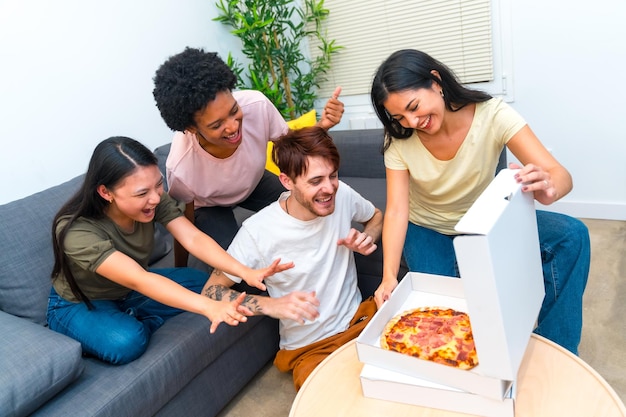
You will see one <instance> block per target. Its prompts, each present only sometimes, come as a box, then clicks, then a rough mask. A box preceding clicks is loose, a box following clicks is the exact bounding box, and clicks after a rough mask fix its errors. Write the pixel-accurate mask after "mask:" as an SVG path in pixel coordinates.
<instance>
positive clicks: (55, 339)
mask: <svg viewBox="0 0 626 417" xmlns="http://www.w3.org/2000/svg"><path fill="white" fill-rule="evenodd" d="M0 329H2V333H3V335H2V336H3V337H2V338H0V415H2V416H11V417H21V416H26V415H29V414H30V413H32V412H33V411H35V410H36V409H37V408H39V407H40V406H41V405H42V404H44V403H45V402H46V401H48V400H49V399H50V398H52V397H53V396H54V395H56V394H57V393H58V392H60V391H61V390H62V389H63V388H65V387H66V386H67V385H68V384H70V383H71V382H72V381H74V380H75V379H76V378H78V377H79V376H80V374H81V373H82V371H83V368H84V364H83V361H82V359H81V358H82V350H81V347H80V343H78V342H77V341H75V340H73V339H70V338H69V337H67V336H64V335H62V334H60V333H57V332H54V331H52V330H50V329H48V328H46V327H43V326H41V325H39V324H35V323H33V322H31V321H29V320H26V319H22V318H19V317H16V316H13V315H11V314H8V313H5V312H4V311H0Z"/></svg>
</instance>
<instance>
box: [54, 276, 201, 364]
mask: <svg viewBox="0 0 626 417" xmlns="http://www.w3.org/2000/svg"><path fill="white" fill-rule="evenodd" d="M151 272H154V273H157V274H159V275H163V276H165V277H167V278H169V279H171V280H172V281H175V282H177V283H179V284H180V285H182V286H183V287H185V288H187V289H190V290H191V291H194V292H197V293H200V291H201V290H202V287H203V286H204V284H205V283H206V281H207V279H208V277H207V274H206V273H204V272H201V271H198V270H194V269H191V268H166V269H155V270H152V271H151ZM91 303H92V304H93V306H94V308H93V309H92V310H89V309H88V308H87V305H86V304H85V303H83V302H81V303H75V302H71V301H67V300H65V299H64V298H62V297H61V296H59V295H58V294H57V293H56V291H55V290H54V288H52V290H51V291H50V298H49V299H48V326H49V327H50V328H51V329H52V330H55V331H57V332H59V333H62V334H64V335H66V336H69V337H71V338H72V339H75V340H77V341H79V342H80V344H81V345H82V348H83V354H85V355H89V356H95V357H96V358H98V359H100V360H102V361H105V362H109V363H112V364H115V365H122V364H125V363H128V362H131V361H133V360H135V359H137V358H138V357H139V356H141V355H142V354H143V353H144V352H145V351H146V349H147V347H148V342H149V341H150V336H151V335H152V333H154V332H155V331H156V330H157V329H158V328H159V327H161V325H162V324H163V323H165V321H166V320H167V319H169V318H171V317H174V316H175V315H177V314H180V313H182V312H183V310H180V309H176V308H172V307H169V306H166V305H165V304H161V303H159V302H157V301H154V300H152V299H150V298H148V297H146V296H145V295H142V294H140V293H138V292H136V291H131V292H130V293H129V294H128V295H127V296H126V297H124V298H123V299H119V300H91Z"/></svg>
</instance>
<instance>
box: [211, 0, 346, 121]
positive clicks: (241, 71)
mask: <svg viewBox="0 0 626 417" xmlns="http://www.w3.org/2000/svg"><path fill="white" fill-rule="evenodd" d="M216 6H217V8H218V10H219V12H220V14H219V16H218V17H216V18H215V19H214V20H216V21H219V22H221V23H223V24H225V25H227V26H230V27H231V28H232V31H231V33H233V34H234V35H235V36H237V37H238V38H239V39H240V40H241V42H242V44H243V50H242V52H243V54H244V55H245V56H246V57H247V58H248V59H249V61H250V62H249V64H248V66H247V68H244V66H243V65H242V64H241V63H239V62H237V61H236V60H234V59H233V57H232V54H230V53H229V55H228V59H227V64H228V65H229V66H230V68H231V69H232V70H233V71H234V72H235V74H236V75H237V78H238V80H239V85H240V86H241V87H243V88H248V89H254V90H259V91H261V92H263V94H265V95H266V96H267V97H268V98H269V99H270V100H271V101H272V102H273V103H274V105H275V106H276V108H278V110H279V111H280V112H281V114H282V115H283V117H285V118H286V119H295V118H296V117H298V116H299V115H302V114H304V113H306V112H308V111H309V110H311V109H313V105H314V101H315V99H316V98H317V93H316V89H317V88H319V84H320V83H321V82H322V81H325V74H326V72H327V71H328V69H329V68H330V62H331V58H332V56H333V55H334V54H336V53H337V52H338V51H339V50H340V49H341V46H338V45H336V44H335V41H334V40H330V41H329V40H327V39H326V32H325V30H324V28H323V22H324V21H325V20H326V19H327V18H328V14H329V11H328V9H325V8H324V0H302V1H297V0H219V2H218V3H216ZM308 40H312V41H314V42H315V43H317V44H319V49H320V51H319V53H318V54H317V56H315V57H314V58H312V59H309V58H307V57H306V56H305V54H304V53H303V51H302V48H303V46H305V45H306V42H307V41H308Z"/></svg>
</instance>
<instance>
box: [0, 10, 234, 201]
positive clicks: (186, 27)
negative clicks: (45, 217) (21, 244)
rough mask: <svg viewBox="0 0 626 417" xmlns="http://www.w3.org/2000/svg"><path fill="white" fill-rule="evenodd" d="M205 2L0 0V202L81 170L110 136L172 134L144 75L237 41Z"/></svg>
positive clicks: (156, 140) (149, 142)
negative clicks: (182, 56) (187, 51)
mask: <svg viewBox="0 0 626 417" xmlns="http://www.w3.org/2000/svg"><path fill="white" fill-rule="evenodd" d="M215 15H216V9H215V6H214V2H213V1H211V0H209V1H206V0H185V1H176V0H133V1H126V0H106V1H95V0H57V1H46V0H0V145H1V148H0V178H2V181H1V183H0V184H1V185H0V204H2V203H6V202H9V201H12V200H15V199H17V198H20V197H24V196H27V195H30V194H32V193H34V192H37V191H40V190H43V189H45V188H48V187H50V186H52V185H55V184H58V183H60V182H62V181H65V180H68V179H70V178H73V177H74V176H76V175H78V174H81V173H83V172H84V171H85V170H86V168H87V163H88V160H89V157H90V156H91V152H92V151H93V149H94V147H95V145H96V144H97V143H99V142H100V141H101V140H103V139H105V138H107V137H109V136H116V135H123V136H130V137H132V138H135V139H137V140H139V141H141V142H142V143H144V144H145V145H146V146H148V147H149V148H151V149H153V148H155V147H156V146H158V145H161V144H163V143H166V142H168V141H170V140H171V137H172V133H171V131H170V130H169V129H168V128H167V126H166V125H165V123H164V122H163V121H162V119H161V116H160V115H159V112H158V110H157V108H156V106H155V104H154V99H153V98H152V89H153V82H152V77H153V76H154V73H155V71H156V69H157V68H158V67H159V65H160V64H161V63H163V61H165V60H166V59H167V58H168V57H169V56H171V55H173V54H176V53H178V52H180V51H182V50H183V49H184V48H185V46H192V47H204V48H206V49H207V50H212V51H217V52H218V53H219V54H220V56H222V58H224V59H225V58H226V57H227V56H228V51H229V50H233V51H235V50H239V49H240V48H241V47H240V43H239V41H238V40H237V39H236V38H235V37H233V36H231V35H230V34H229V33H228V30H227V29H226V28H225V27H224V26H223V25H222V24H220V23H219V22H213V21H212V20H211V19H212V18H213V17H214V16H215Z"/></svg>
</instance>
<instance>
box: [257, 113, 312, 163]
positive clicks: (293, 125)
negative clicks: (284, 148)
mask: <svg viewBox="0 0 626 417" xmlns="http://www.w3.org/2000/svg"><path fill="white" fill-rule="evenodd" d="M315 123H317V115H316V113H315V109H313V110H311V111H310V112H308V113H304V114H303V115H302V116H300V117H298V118H297V119H294V120H290V121H288V122H287V126H289V129H292V130H295V129H300V128H303V127H306V126H313V125H315ZM272 149H274V142H272V141H269V142H268V143H267V159H266V161H265V169H267V170H268V171H270V172H272V173H274V174H276V175H278V174H280V170H279V169H278V167H277V166H276V164H275V163H274V161H272Z"/></svg>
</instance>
